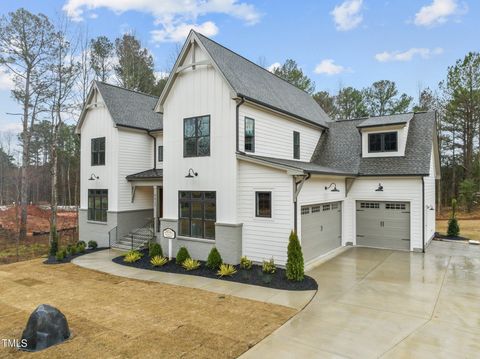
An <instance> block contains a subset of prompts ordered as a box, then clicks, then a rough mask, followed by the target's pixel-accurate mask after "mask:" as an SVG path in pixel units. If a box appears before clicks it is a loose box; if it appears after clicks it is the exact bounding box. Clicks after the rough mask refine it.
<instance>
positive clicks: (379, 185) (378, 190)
mask: <svg viewBox="0 0 480 359" xmlns="http://www.w3.org/2000/svg"><path fill="white" fill-rule="evenodd" d="M375 192H383V186H382V184H381V183H379V184H378V188H377V189H376V190H375Z"/></svg>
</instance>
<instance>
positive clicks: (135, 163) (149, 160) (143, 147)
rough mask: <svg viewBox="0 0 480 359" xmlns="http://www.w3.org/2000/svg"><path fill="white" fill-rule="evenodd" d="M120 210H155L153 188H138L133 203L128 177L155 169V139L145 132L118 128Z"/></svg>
mask: <svg viewBox="0 0 480 359" xmlns="http://www.w3.org/2000/svg"><path fill="white" fill-rule="evenodd" d="M118 142H119V145H118V157H119V163H118V210H119V211H129V210H141V209H151V208H153V188H152V187H151V186H143V187H137V188H136V190H135V200H134V202H133V203H132V201H131V199H132V186H131V184H130V182H128V181H127V179H126V177H127V176H128V175H131V174H134V173H138V172H142V171H146V170H149V169H152V168H153V139H152V138H151V137H150V136H148V135H147V133H146V132H145V131H140V130H133V129H128V128H120V127H119V128H118Z"/></svg>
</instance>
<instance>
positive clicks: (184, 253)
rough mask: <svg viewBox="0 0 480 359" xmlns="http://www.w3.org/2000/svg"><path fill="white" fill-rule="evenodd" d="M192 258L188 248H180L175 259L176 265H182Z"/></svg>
mask: <svg viewBox="0 0 480 359" xmlns="http://www.w3.org/2000/svg"><path fill="white" fill-rule="evenodd" d="M188 258H191V257H190V253H188V250H187V248H186V247H180V249H179V250H178V252H177V256H176V257H175V263H177V264H180V265H182V264H183V262H185V260H186V259H188Z"/></svg>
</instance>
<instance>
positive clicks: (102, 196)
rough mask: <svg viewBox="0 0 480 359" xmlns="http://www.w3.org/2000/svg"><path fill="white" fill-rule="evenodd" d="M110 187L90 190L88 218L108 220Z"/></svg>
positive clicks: (99, 220) (100, 220)
mask: <svg viewBox="0 0 480 359" xmlns="http://www.w3.org/2000/svg"><path fill="white" fill-rule="evenodd" d="M107 210H108V189H89V190H88V220H89V221H97V222H106V221H107Z"/></svg>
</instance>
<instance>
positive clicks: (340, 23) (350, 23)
mask: <svg viewBox="0 0 480 359" xmlns="http://www.w3.org/2000/svg"><path fill="white" fill-rule="evenodd" d="M362 4H363V0H346V1H344V2H343V3H341V4H340V5H337V6H335V8H334V9H333V10H332V12H331V14H332V16H333V21H335V26H336V28H337V30H339V31H348V30H352V29H354V28H356V27H357V26H358V25H360V23H361V22H362V20H363V16H362V14H361V10H362Z"/></svg>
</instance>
